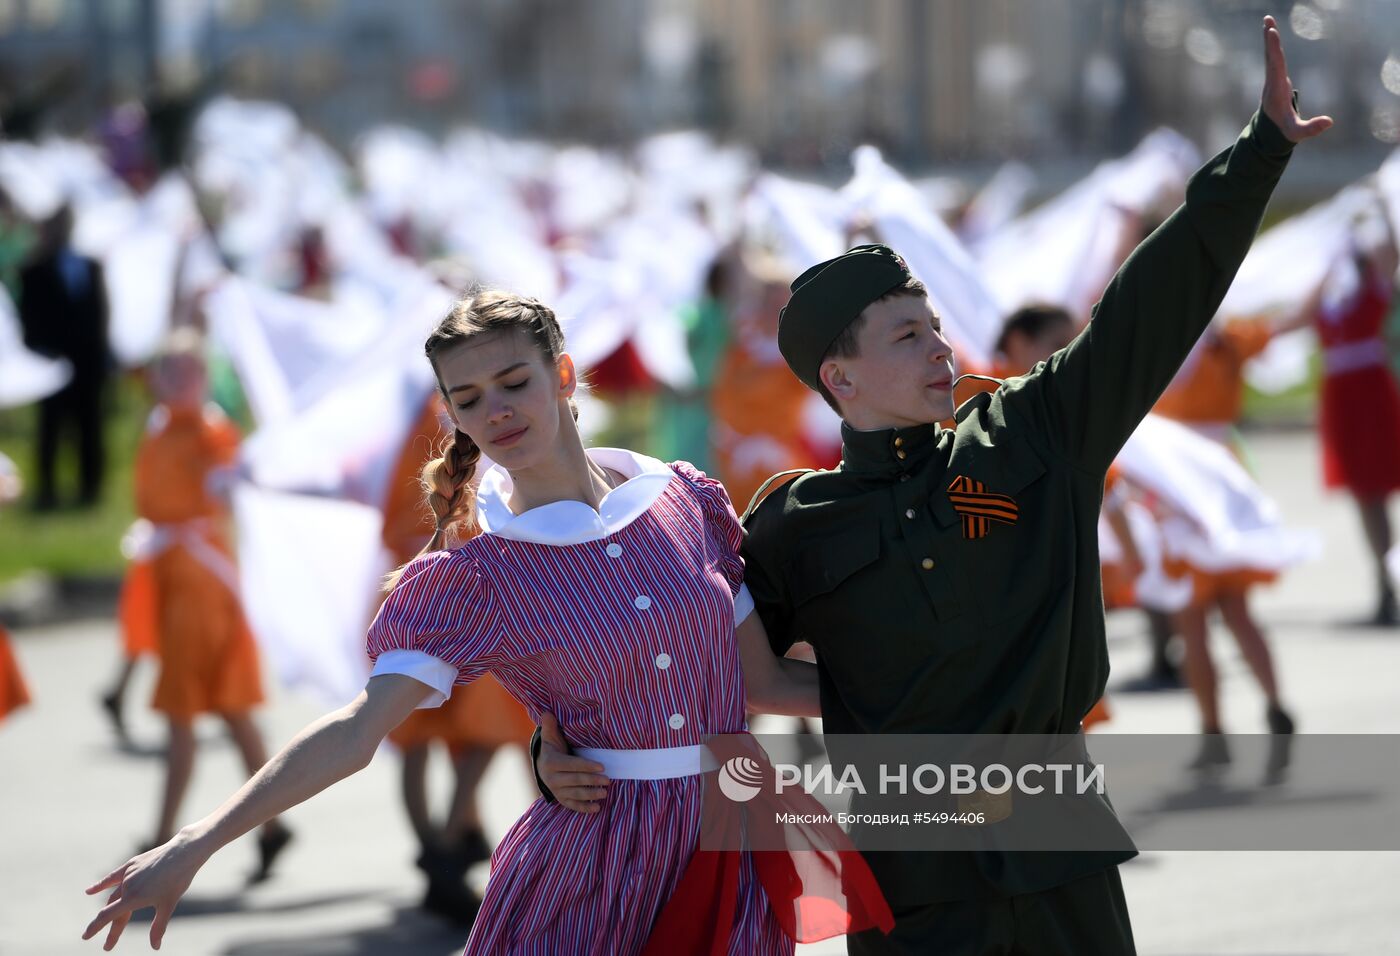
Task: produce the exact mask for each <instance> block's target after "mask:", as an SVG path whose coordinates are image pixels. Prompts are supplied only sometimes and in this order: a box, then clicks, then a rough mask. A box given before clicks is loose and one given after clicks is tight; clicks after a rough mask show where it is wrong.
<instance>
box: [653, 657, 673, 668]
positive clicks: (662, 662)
mask: <svg viewBox="0 0 1400 956" xmlns="http://www.w3.org/2000/svg"><path fill="white" fill-rule="evenodd" d="M656 666H657V667H659V668H661V669H662V670H663V671H664V670H665V669H666V668H668V667H670V666H671V655H670V654H657V655H656Z"/></svg>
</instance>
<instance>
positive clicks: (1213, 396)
mask: <svg viewBox="0 0 1400 956" xmlns="http://www.w3.org/2000/svg"><path fill="white" fill-rule="evenodd" d="M1272 335H1273V332H1272V330H1271V329H1270V327H1269V323H1268V322H1267V321H1265V320H1263V319H1237V320H1235V321H1233V322H1230V323H1228V324H1227V325H1225V326H1224V328H1221V329H1214V328H1212V329H1209V330H1208V331H1207V332H1206V337H1205V338H1204V339H1202V341H1201V344H1200V346H1198V347H1197V349H1196V351H1195V353H1194V354H1192V355H1191V356H1189V357H1188V358H1187V360H1186V364H1185V365H1184V366H1183V367H1182V370H1181V372H1180V373H1178V374H1177V377H1176V378H1175V379H1174V380H1173V381H1172V383H1171V385H1169V386H1168V387H1167V390H1166V392H1165V393H1163V395H1162V397H1161V398H1160V399H1158V401H1157V404H1156V406H1155V407H1153V409H1152V411H1153V412H1154V413H1155V414H1157V415H1161V416H1162V417H1164V418H1171V419H1174V420H1175V421H1179V422H1181V423H1182V424H1184V425H1189V426H1191V427H1192V428H1193V429H1194V430H1196V431H1197V432H1199V433H1200V434H1202V435H1204V436H1205V437H1207V438H1211V439H1213V440H1215V441H1218V442H1220V443H1221V444H1224V445H1226V446H1227V447H1230V448H1231V451H1234V452H1236V454H1237V456H1238V449H1235V448H1234V447H1233V446H1231V445H1230V442H1229V435H1230V429H1231V428H1233V427H1234V424H1235V422H1237V421H1238V420H1239V417H1240V414H1241V412H1242V411H1243V409H1244V366H1245V363H1246V362H1248V361H1249V360H1250V359H1251V358H1253V357H1254V356H1256V355H1258V354H1259V353H1260V352H1262V351H1264V349H1265V347H1267V346H1268V344H1269V340H1270V338H1271V337H1272ZM1162 567H1163V570H1165V571H1166V573H1167V574H1168V575H1170V576H1171V577H1174V578H1180V577H1183V576H1186V575H1189V576H1190V577H1191V583H1192V591H1191V604H1192V606H1193V607H1203V606H1206V605H1210V604H1214V603H1215V602H1216V601H1217V600H1219V599H1220V598H1221V597H1224V596H1226V595H1229V594H1242V593H1244V592H1245V591H1247V590H1249V588H1251V587H1253V586H1254V585H1256V584H1268V583H1269V582H1271V581H1274V580H1277V578H1278V575H1277V574H1276V573H1275V572H1272V571H1259V570H1256V569H1253V568H1240V569H1237V570H1226V571H1202V570H1201V569H1199V568H1197V567H1195V566H1194V565H1193V564H1191V563H1190V562H1189V561H1185V560H1182V559H1180V558H1168V559H1166V560H1165V561H1164V562H1163V563H1162Z"/></svg>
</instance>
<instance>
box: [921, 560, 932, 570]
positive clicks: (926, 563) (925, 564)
mask: <svg viewBox="0 0 1400 956" xmlns="http://www.w3.org/2000/svg"><path fill="white" fill-rule="evenodd" d="M919 563H920V564H921V565H923V567H924V570H925V571H932V570H933V558H924V559H923V560H922V561H920V562H919Z"/></svg>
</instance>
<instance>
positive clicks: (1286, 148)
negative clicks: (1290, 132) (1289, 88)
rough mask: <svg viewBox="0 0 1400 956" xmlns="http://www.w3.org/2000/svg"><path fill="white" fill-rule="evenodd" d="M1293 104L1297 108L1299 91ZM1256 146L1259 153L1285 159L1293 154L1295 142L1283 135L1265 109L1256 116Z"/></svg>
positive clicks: (1294, 96) (1294, 97)
mask: <svg viewBox="0 0 1400 956" xmlns="http://www.w3.org/2000/svg"><path fill="white" fill-rule="evenodd" d="M1293 103H1294V106H1295V107H1296V106H1297V103H1298V91H1297V90H1294V91H1293ZM1253 139H1254V144H1255V146H1257V147H1258V149H1259V152H1261V153H1263V154H1264V155H1265V156H1269V157H1272V158H1275V159H1283V158H1284V157H1286V156H1288V154H1289V153H1291V152H1293V141H1292V140H1290V139H1289V138H1288V137H1287V136H1284V135H1283V130H1281V129H1279V128H1278V124H1277V123H1275V122H1274V121H1273V120H1271V119H1269V117H1268V115H1267V114H1266V113H1265V112H1264V111H1263V109H1260V110H1258V111H1257V112H1255V114H1254V136H1253Z"/></svg>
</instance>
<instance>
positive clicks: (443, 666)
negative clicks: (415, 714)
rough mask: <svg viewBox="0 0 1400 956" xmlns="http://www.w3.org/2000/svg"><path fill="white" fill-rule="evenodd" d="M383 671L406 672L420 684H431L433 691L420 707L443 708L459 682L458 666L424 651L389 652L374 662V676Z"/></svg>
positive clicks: (391, 672) (372, 673)
mask: <svg viewBox="0 0 1400 956" xmlns="http://www.w3.org/2000/svg"><path fill="white" fill-rule="evenodd" d="M380 674H402V675H404V676H405V677H412V678H413V679H414V680H416V681H418V682H419V683H420V684H427V685H428V687H429V688H430V689H431V692H430V693H429V694H428V695H427V696H426V697H424V698H423V701H422V703H420V704H419V705H418V708H417V709H419V710H423V709H425V708H432V707H441V706H442V705H443V702H444V701H446V700H447V698H449V697H451V696H452V685H453V684H455V683H456V682H457V668H455V667H453V666H452V665H451V664H449V663H447V662H446V661H443V660H440V659H438V658H436V657H434V656H433V655H431V654H425V653H424V652H423V651H413V650H406V649H400V650H393V651H385V652H384V653H383V654H380V655H379V658H378V659H377V660H376V661H375V662H374V670H373V671H371V672H370V675H369V676H371V677H378V676H379V675H380Z"/></svg>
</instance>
